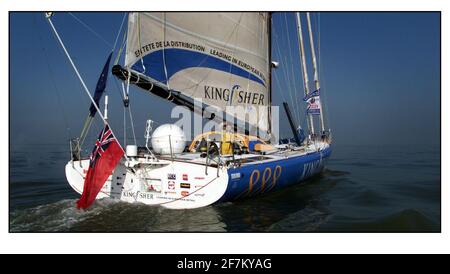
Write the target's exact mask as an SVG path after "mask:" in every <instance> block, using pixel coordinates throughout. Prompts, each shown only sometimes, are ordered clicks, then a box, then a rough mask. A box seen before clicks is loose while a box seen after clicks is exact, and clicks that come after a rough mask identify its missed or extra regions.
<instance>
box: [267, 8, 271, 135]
mask: <svg viewBox="0 0 450 274" xmlns="http://www.w3.org/2000/svg"><path fill="white" fill-rule="evenodd" d="M267 32H268V34H269V35H268V36H269V38H268V43H269V62H268V63H269V64H268V65H269V85H268V91H269V103H268V105H267V106H268V111H267V114H268V115H269V117H268V118H267V119H268V121H269V124H268V126H269V136H271V135H272V13H271V12H268V13H267Z"/></svg>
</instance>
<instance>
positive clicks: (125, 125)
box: [123, 107, 127, 147]
mask: <svg viewBox="0 0 450 274" xmlns="http://www.w3.org/2000/svg"><path fill="white" fill-rule="evenodd" d="M123 143H124V146H125V147H126V146H127V110H126V109H125V107H124V108H123Z"/></svg>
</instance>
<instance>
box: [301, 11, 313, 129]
mask: <svg viewBox="0 0 450 274" xmlns="http://www.w3.org/2000/svg"><path fill="white" fill-rule="evenodd" d="M297 28H298V44H299V47H300V62H301V63H302V68H303V69H302V72H303V83H304V85H305V94H306V95H308V94H309V79H308V70H307V68H306V58H305V47H304V44H303V32H302V22H301V20H300V13H299V12H297ZM309 128H310V130H311V133H312V134H314V121H313V117H312V115H311V114H310V115H309Z"/></svg>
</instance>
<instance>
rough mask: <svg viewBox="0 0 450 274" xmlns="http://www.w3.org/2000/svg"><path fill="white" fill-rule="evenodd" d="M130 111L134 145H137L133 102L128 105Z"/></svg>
mask: <svg viewBox="0 0 450 274" xmlns="http://www.w3.org/2000/svg"><path fill="white" fill-rule="evenodd" d="M128 113H129V114H130V122H131V130H132V132H133V139H134V145H136V144H137V142H136V133H135V132H134V122H133V114H131V104H130V105H128Z"/></svg>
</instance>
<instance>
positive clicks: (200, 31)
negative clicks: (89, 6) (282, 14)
mask: <svg viewBox="0 0 450 274" xmlns="http://www.w3.org/2000/svg"><path fill="white" fill-rule="evenodd" d="M268 21H269V14H268V13H130V15H129V22H128V38H127V50H126V56H125V67H127V68H129V69H131V70H134V71H136V72H139V73H142V74H145V75H146V76H148V77H150V78H151V80H152V81H154V82H155V83H157V84H158V85H160V86H162V87H163V88H166V89H168V90H173V91H178V92H180V93H182V94H183V95H185V96H188V97H190V98H194V99H196V100H200V99H201V100H202V102H203V103H205V104H207V105H209V106H214V107H218V108H220V109H221V110H223V111H226V112H227V113H228V114H231V115H232V116H234V117H237V118H238V119H239V120H241V121H245V122H247V123H248V124H249V125H251V126H254V127H258V128H259V129H260V130H262V131H268V130H269V129H270V126H269V123H270V119H269V107H270V103H271V102H270V79H269V78H270V74H269V69H270V62H269V49H270V47H269V31H270V30H269V26H270V25H269V23H268ZM227 106H235V108H227ZM236 106H237V108H236ZM255 111H256V113H258V115H257V116H256V117H255V115H254V114H255ZM250 113H251V115H250Z"/></svg>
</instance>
